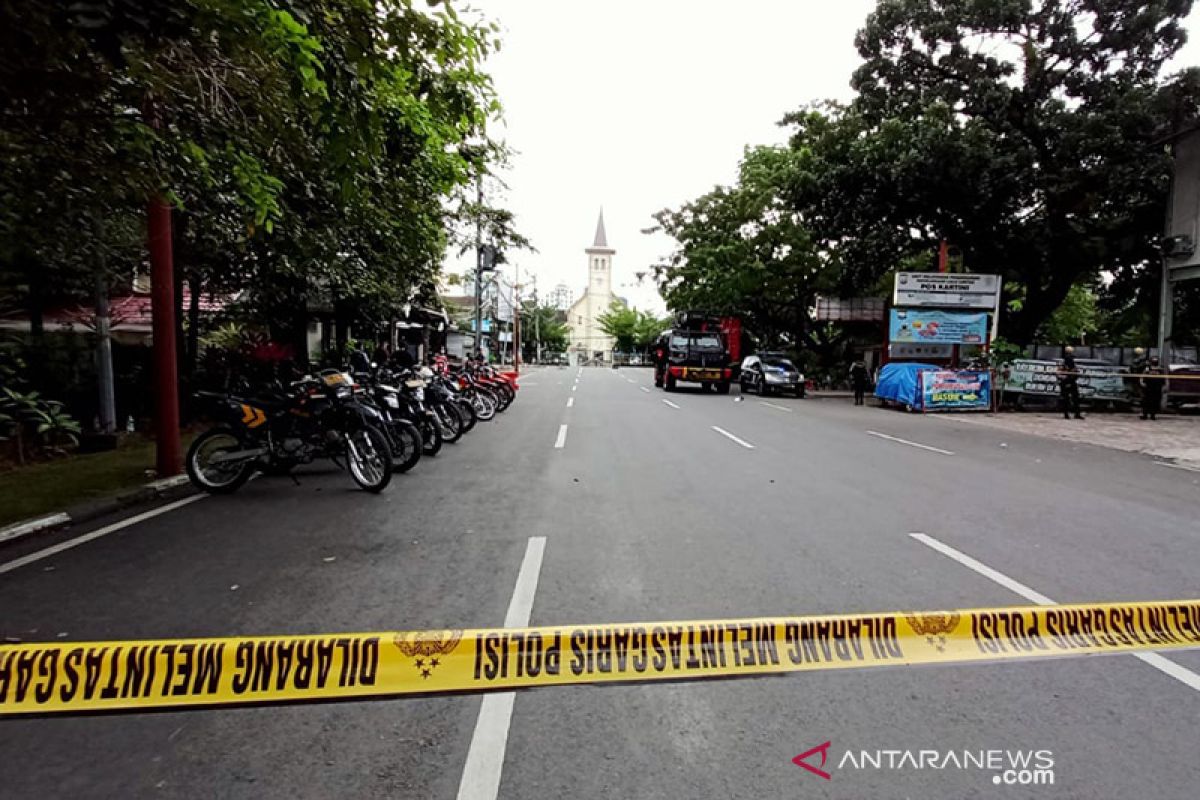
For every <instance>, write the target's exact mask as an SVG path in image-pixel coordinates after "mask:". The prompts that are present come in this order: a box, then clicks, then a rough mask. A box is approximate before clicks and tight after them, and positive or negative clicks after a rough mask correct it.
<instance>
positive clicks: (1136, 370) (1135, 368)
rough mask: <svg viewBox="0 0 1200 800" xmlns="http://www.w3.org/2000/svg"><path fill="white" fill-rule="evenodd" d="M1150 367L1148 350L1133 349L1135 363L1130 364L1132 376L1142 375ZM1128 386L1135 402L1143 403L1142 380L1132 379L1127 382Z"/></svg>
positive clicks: (1142, 348)
mask: <svg viewBox="0 0 1200 800" xmlns="http://www.w3.org/2000/svg"><path fill="white" fill-rule="evenodd" d="M1148 366H1150V359H1148V358H1147V357H1146V348H1144V347H1135V348H1133V361H1131V362H1129V372H1130V374H1132V375H1141V374H1142V373H1144V372H1145V371H1146V367H1148ZM1126 385H1127V386H1128V387H1129V393H1130V394H1131V395H1133V400H1134V402H1137V403H1140V402H1141V401H1142V379H1141V378H1137V377H1134V378H1130V379H1128V380H1127V381H1126Z"/></svg>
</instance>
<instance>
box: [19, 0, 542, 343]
mask: <svg viewBox="0 0 1200 800" xmlns="http://www.w3.org/2000/svg"><path fill="white" fill-rule="evenodd" d="M422 5H424V4H422ZM496 46H497V40H496V27H495V26H494V25H493V24H491V23H487V22H473V21H471V19H468V18H467V17H464V16H460V15H459V14H458V13H457V12H455V11H454V10H453V9H452V7H451V6H450V5H449V4H440V5H437V6H435V7H432V8H424V7H420V8H418V7H417V5H416V3H415V2H413V0H372V1H371V2H366V1H365V0H294V1H293V2H287V3H283V4H280V3H277V2H274V1H273V0H184V1H183V2H178V3H160V2H154V1H152V0H83V1H82V2H80V0H44V2H33V0H18V2H15V3H6V4H3V6H0V77H3V79H4V80H3V86H4V88H3V90H2V91H0V152H3V153H4V158H5V169H4V170H3V171H0V192H2V193H3V196H4V197H5V198H6V203H5V204H4V205H3V206H2V207H0V294H3V293H4V292H7V293H8V296H9V297H12V298H15V299H16V300H15V302H16V303H17V304H18V305H27V306H28V305H38V304H41V303H44V302H45V301H46V300H47V299H48V298H49V297H51V296H57V297H66V298H71V297H86V296H87V294H88V293H89V292H90V291H91V288H92V284H93V280H94V274H95V273H96V272H97V271H103V272H107V273H110V274H113V275H119V276H122V279H123V280H128V276H130V275H132V274H134V273H135V272H136V271H137V270H139V269H140V268H141V266H142V264H143V261H144V251H145V242H144V216H145V204H146V199H147V197H149V196H152V195H155V194H158V195H161V196H163V197H166V198H168V199H169V200H170V201H171V203H172V204H173V205H174V206H175V210H176V213H175V216H174V222H175V227H176V230H175V242H176V249H175V256H176V271H177V274H180V275H183V276H186V277H187V278H188V279H189V280H190V281H191V284H192V286H193V288H196V287H198V286H199V287H203V288H204V289H205V290H207V291H209V292H214V293H226V294H227V293H233V292H242V302H241V309H242V311H243V313H245V314H247V315H250V316H253V317H255V318H257V319H260V320H262V321H264V322H265V323H267V324H269V325H270V326H271V328H272V330H273V332H274V331H289V332H290V334H291V338H292V340H295V341H299V340H302V339H303V330H302V328H303V325H302V322H303V312H304V308H305V306H308V305H321V306H336V307H337V309H338V310H339V314H344V315H346V316H349V317H354V318H356V321H359V322H365V323H368V324H369V323H370V322H372V321H379V320H386V318H387V317H388V314H389V312H391V311H392V310H393V309H394V308H395V306H396V305H398V304H401V303H403V302H405V301H407V300H408V298H410V297H411V296H412V295H413V293H414V292H416V291H418V290H420V289H421V288H422V287H428V286H430V285H432V284H433V282H434V278H435V276H436V273H437V269H438V266H439V264H440V263H441V260H442V256H443V254H444V252H445V250H446V248H447V246H448V244H449V242H450V230H451V228H452V226H453V225H454V224H455V222H456V212H455V211H453V209H454V208H456V207H460V206H462V205H464V204H466V203H467V201H466V200H465V199H464V198H465V197H466V196H469V195H472V194H473V192H471V191H470V187H471V185H472V183H473V178H474V177H475V176H476V175H479V174H482V173H485V172H486V171H487V170H488V166H489V164H491V163H494V162H496V161H499V160H501V159H502V158H503V150H502V148H501V147H500V146H499V145H497V144H495V143H494V142H491V141H489V140H487V139H486V138H484V134H485V130H486V126H487V123H488V122H489V121H490V120H492V119H494V118H495V117H496V116H497V115H498V114H499V111H500V107H499V104H498V102H497V100H496V97H495V93H494V91H493V89H492V85H491V80H490V78H489V77H488V76H487V74H486V73H485V72H484V71H483V68H482V64H483V60H484V59H485V58H486V57H487V56H488V54H489V53H490V52H492V51H493V50H494V49H495V47H496ZM490 214H491V222H489V229H492V230H494V231H495V232H496V233H497V235H498V236H499V237H501V238H506V240H507V241H508V242H510V243H515V244H517V245H519V244H520V243H521V241H522V239H521V237H520V236H519V235H518V234H516V232H515V231H514V230H513V229H512V225H511V222H512V220H511V215H508V216H507V217H506V216H505V212H503V211H501V210H497V209H491V210H490Z"/></svg>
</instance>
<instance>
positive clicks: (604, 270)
mask: <svg viewBox="0 0 1200 800" xmlns="http://www.w3.org/2000/svg"><path fill="white" fill-rule="evenodd" d="M583 252H585V253H587V260H588V282H587V287H586V288H585V289H584V290H583V293H582V294H581V295H580V296H579V299H578V300H576V301H575V302H574V303H573V304H572V305H571V309H570V311H568V312H567V325H568V326H569V327H570V330H571V342H570V345H569V351H568V352H569V353H571V358H572V361H574V360H576V359H579V360H600V361H605V362H608V361H611V360H612V350H613V346H614V340H613V338H612V337H611V336H608V335H607V334H605V333H604V331H603V330H602V329H601V328H600V323H599V322H598V320H599V318H600V315H601V314H604V313H606V312H607V311H608V310H609V306H611V305H612V303H613V301H614V300H616V299H617V297H616V296H615V295H613V291H612V258H613V256H614V255H616V253H617V251H616V250H613V249H612V248H611V247H609V246H608V237H607V236H606V235H605V232H604V209H601V210H600V219H599V220H598V221H597V222H596V238H595V240H594V241H593V242H592V246H591V247H589V248H587V249H586V250H584V251H583Z"/></svg>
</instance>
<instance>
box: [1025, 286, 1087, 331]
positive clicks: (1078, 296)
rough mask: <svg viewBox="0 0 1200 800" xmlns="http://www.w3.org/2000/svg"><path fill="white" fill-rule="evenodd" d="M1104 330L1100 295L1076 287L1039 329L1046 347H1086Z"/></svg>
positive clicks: (1073, 287)
mask: <svg viewBox="0 0 1200 800" xmlns="http://www.w3.org/2000/svg"><path fill="white" fill-rule="evenodd" d="M1098 330H1100V312H1099V309H1098V308H1097V306H1096V295H1095V293H1094V292H1092V290H1091V289H1088V288H1087V287H1086V286H1082V285H1078V284H1077V285H1075V286H1072V287H1071V289H1070V290H1069V291H1068V292H1067V297H1066V299H1065V300H1063V303H1062V305H1061V306H1059V307H1058V308H1057V309H1055V310H1054V313H1053V314H1051V315H1050V316H1049V317H1047V318H1046V321H1045V322H1043V323H1042V325H1041V327H1040V328H1038V332H1037V339H1038V341H1039V342H1041V343H1045V344H1070V343H1075V344H1085V343H1086V342H1087V340H1088V339H1090V338H1091V337H1092V335H1093V334H1095V333H1096V332H1097V331H1098Z"/></svg>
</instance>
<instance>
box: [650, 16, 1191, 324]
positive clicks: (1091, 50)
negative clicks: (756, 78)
mask: <svg viewBox="0 0 1200 800" xmlns="http://www.w3.org/2000/svg"><path fill="white" fill-rule="evenodd" d="M1191 5H1192V4H1191V2H1188V1H1187V0H1161V1H1160V2H1152V3H1145V2H1136V1H1135V0H1111V2H1108V1H1106V2H1096V1H1095V0H1046V2H1039V3H1029V2H1027V1H1026V0H997V1H996V2H977V0H945V1H944V2H938V3H930V2H928V0H880V2H879V3H878V5H877V7H876V9H875V11H874V13H872V14H871V15H870V16H869V17H868V19H867V21H866V23H865V25H864V27H863V29H862V30H861V31H860V32H859V34H858V37H857V39H856V45H857V47H858V50H859V53H860V54H861V56H862V58H863V62H862V64H861V66H859V68H858V69H857V70H856V71H855V73H854V77H853V86H854V88H855V89H856V90H857V96H856V97H855V98H854V100H853V101H852V102H850V103H849V104H847V105H839V104H836V103H820V104H815V105H811V106H808V107H805V108H802V109H800V110H798V111H796V112H793V113H791V114H789V115H787V116H786V117H785V120H784V122H785V124H787V125H789V126H790V127H791V129H792V136H791V139H790V142H789V146H788V147H787V148H758V149H755V150H750V151H748V152H747V153H746V156H745V157H744V159H743V164H742V169H741V171H740V174H739V177H738V181H737V183H736V184H735V185H734V186H732V187H728V188H726V187H720V188H717V189H715V190H714V191H712V192H709V193H708V194H705V195H704V196H702V197H700V198H697V199H696V200H694V201H692V202H690V203H688V204H686V205H684V206H683V207H682V208H680V209H678V210H674V211H670V210H668V211H663V212H660V213H659V214H658V215H657V219H658V222H659V228H660V229H661V230H663V231H665V232H666V233H668V234H669V235H671V236H672V237H674V238H675V239H676V241H677V243H678V247H677V250H676V252H675V253H674V254H673V255H672V256H671V258H670V259H668V261H667V262H666V263H664V264H662V265H660V266H659V267H658V268H657V270H656V274H657V278H658V281H659V286H660V290H661V291H662V293H663V296H664V297H665V298H666V300H667V304H668V306H669V307H671V308H673V309H685V308H703V309H706V310H710V311H715V312H722V313H735V314H738V315H740V316H742V317H743V318H744V319H745V321H746V323H747V326H748V328H749V329H750V330H751V331H753V332H755V333H757V334H759V336H760V337H761V338H762V339H763V340H764V344H766V345H768V346H776V345H779V344H783V345H789V344H790V345H794V346H805V347H815V348H821V347H832V345H834V344H835V341H834V340H835V337H836V336H837V335H838V333H837V331H836V330H831V329H830V327H829V326H818V325H816V324H815V323H814V322H813V321H812V320H811V318H810V313H809V309H811V307H812V303H813V300H814V299H815V297H816V296H817V295H818V294H825V293H827V294H830V295H833V296H840V297H856V296H880V295H883V294H886V292H887V291H889V289H890V286H889V285H888V284H889V278H890V276H891V274H892V273H893V272H894V271H895V270H897V269H901V268H908V269H912V268H914V267H916V268H919V269H931V268H933V265H934V263H935V260H936V253H937V250H938V247H939V244H940V243H941V241H943V240H945V241H948V242H949V243H950V244H951V245H953V246H955V247H957V248H958V249H959V250H960V251H961V254H962V255H961V262H962V264H963V266H964V267H965V269H967V270H970V271H972V272H995V273H999V274H1001V275H1003V277H1004V280H1005V286H1006V298H1007V299H1008V300H1014V301H1016V302H1010V303H1008V305H1007V307H1006V308H1005V309H1004V319H1003V320H1002V323H1001V330H1004V331H1006V333H1007V334H1008V335H1009V336H1011V337H1013V339H1014V340H1015V341H1017V342H1020V343H1028V342H1031V341H1032V340H1033V339H1034V337H1035V334H1036V333H1037V332H1038V330H1039V328H1041V327H1042V326H1043V324H1044V323H1045V322H1046V321H1047V319H1048V318H1050V317H1051V315H1052V314H1054V313H1055V311H1056V309H1058V308H1059V307H1060V306H1062V305H1063V303H1064V301H1066V300H1068V298H1069V296H1070V292H1071V291H1072V287H1075V286H1085V287H1086V286H1099V285H1100V276H1101V273H1102V272H1104V273H1108V274H1111V275H1113V276H1114V277H1115V280H1113V281H1112V282H1111V283H1110V284H1107V285H1106V286H1105V288H1103V289H1099V290H1097V293H1098V296H1097V298H1096V299H1097V300H1098V301H1099V303H1100V307H1101V308H1104V309H1109V308H1111V309H1113V310H1120V311H1121V313H1126V312H1128V311H1129V309H1128V308H1126V307H1124V305H1123V302H1124V301H1123V300H1122V298H1128V297H1131V296H1133V295H1134V294H1135V293H1136V295H1137V297H1138V301H1137V303H1138V306H1139V307H1140V308H1142V309H1145V308H1149V307H1152V305H1153V297H1154V291H1155V279H1154V275H1155V274H1156V272H1157V264H1158V250H1157V247H1158V239H1159V237H1160V235H1161V231H1162V220H1163V218H1164V209H1165V200H1166V197H1167V188H1168V179H1169V172H1170V160H1169V156H1168V155H1167V152H1166V150H1165V149H1164V147H1163V145H1162V140H1163V137H1165V136H1167V135H1169V134H1171V133H1173V132H1175V131H1176V130H1178V129H1179V128H1181V127H1183V126H1185V125H1186V124H1187V123H1188V122H1189V121H1192V120H1195V119H1196V118H1197V117H1198V116H1200V70H1196V69H1193V70H1188V71H1185V72H1183V73H1181V74H1179V75H1175V76H1167V77H1164V76H1163V75H1162V72H1163V69H1164V66H1165V64H1166V63H1167V61H1168V60H1169V59H1170V58H1171V57H1172V56H1173V55H1174V54H1176V53H1177V52H1178V50H1179V47H1180V46H1181V44H1182V43H1183V41H1184V33H1183V30H1182V28H1181V27H1180V22H1181V20H1182V19H1183V18H1184V17H1185V16H1186V15H1187V13H1188V12H1189V11H1190V9H1191ZM1076 299H1078V298H1076ZM1065 313H1066V312H1064V314H1065ZM1139 319H1140V320H1141V322H1139ZM1129 320H1130V322H1129V324H1131V325H1134V324H1142V325H1144V320H1145V317H1144V316H1143V317H1139V316H1138V315H1136V314H1129ZM1071 324H1072V325H1073V326H1074V333H1075V335H1079V334H1083V333H1086V332H1087V329H1089V328H1090V329H1092V330H1095V328H1096V324H1095V322H1094V321H1092V320H1087V321H1086V324H1082V323H1081V321H1080V320H1073V321H1072V322H1071ZM1059 332H1062V331H1061V330H1060V331H1059Z"/></svg>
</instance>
